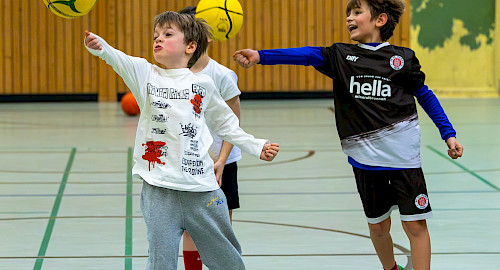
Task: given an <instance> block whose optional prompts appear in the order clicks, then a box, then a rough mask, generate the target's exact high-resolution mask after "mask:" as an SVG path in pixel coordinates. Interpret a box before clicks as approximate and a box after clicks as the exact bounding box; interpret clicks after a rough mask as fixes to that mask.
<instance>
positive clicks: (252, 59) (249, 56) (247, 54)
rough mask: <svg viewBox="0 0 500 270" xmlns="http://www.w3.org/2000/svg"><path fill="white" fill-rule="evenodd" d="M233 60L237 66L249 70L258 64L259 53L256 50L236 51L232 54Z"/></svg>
mask: <svg viewBox="0 0 500 270" xmlns="http://www.w3.org/2000/svg"><path fill="white" fill-rule="evenodd" d="M233 59H234V61H236V62H237V63H238V64H240V66H242V67H244V68H249V67H251V66H253V65H255V64H257V63H259V62H260V55H259V52H258V51H256V50H252V49H243V50H239V51H236V52H235V53H234V54H233Z"/></svg>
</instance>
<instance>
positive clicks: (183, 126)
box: [85, 11, 279, 269]
mask: <svg viewBox="0 0 500 270" xmlns="http://www.w3.org/2000/svg"><path fill="white" fill-rule="evenodd" d="M153 26H154V43H153V55H154V57H155V60H156V61H157V62H158V63H160V64H161V65H163V66H164V67H165V68H160V67H158V66H156V65H153V64H150V63H148V62H147V61H146V60H145V59H142V58H137V57H131V56H128V55H126V54H124V53H123V52H121V51H119V50H116V49H114V48H112V47H111V46H109V45H108V44H107V43H106V41H104V40H103V39H102V38H100V37H99V36H97V35H95V34H92V33H89V32H86V37H85V45H86V47H87V49H88V50H89V52H90V53H92V54H93V55H96V56H99V57H100V58H101V59H103V60H105V61H106V63H108V64H109V65H111V66H112V67H113V68H114V70H115V71H116V72H117V73H118V74H119V75H120V76H121V77H122V78H123V80H124V82H125V83H126V84H127V86H128V87H129V88H130V90H131V92H132V93H133V94H134V97H135V99H136V100H137V103H138V105H139V107H140V109H141V115H140V118H139V123H138V127H137V133H136V140H135V148H134V166H133V168H132V174H133V176H134V177H135V178H138V179H142V180H143V188H142V193H141V210H142V213H143V215H144V220H145V222H146V226H147V229H148V234H147V238H148V241H149V258H148V262H147V269H177V260H178V252H179V242H180V239H181V236H182V234H183V232H184V231H185V230H189V232H190V234H191V237H192V238H193V240H194V242H195V243H196V246H197V247H198V250H199V252H200V255H201V257H202V260H203V262H204V263H205V264H206V265H207V266H208V267H209V268H210V269H244V268H245V266H244V264H243V260H242V258H241V248H240V245H239V243H238V241H237V240H236V237H235V235H234V232H233V230H232V227H231V223H230V219H229V213H228V211H227V209H228V208H227V206H226V198H225V196H224V193H223V192H222V191H221V190H220V188H219V185H218V184H217V181H216V178H215V173H214V167H213V166H214V165H213V161H212V159H211V158H210V155H209V154H208V148H209V147H210V145H211V144H212V137H211V136H210V131H209V127H210V130H212V131H214V132H216V134H217V135H219V136H220V137H221V138H223V139H224V140H226V141H229V142H231V143H233V144H235V145H237V146H239V147H240V148H241V149H242V150H244V151H246V152H247V153H249V154H251V155H253V156H257V157H260V159H262V160H266V161H271V160H273V159H274V157H275V156H276V154H277V153H278V151H279V145H278V144H274V143H273V144H270V143H269V141H266V140H262V139H255V138H254V137H253V136H252V135H249V134H247V133H245V132H244V131H243V130H242V129H241V128H240V127H239V121H238V118H237V117H236V116H235V115H234V113H232V111H231V109H230V108H229V107H228V106H227V105H226V103H225V102H224V101H223V100H222V98H221V97H220V95H219V94H218V93H215V92H216V91H217V89H216V88H215V85H214V82H213V81H212V79H211V78H210V77H209V76H207V75H202V74H193V73H192V72H191V71H190V70H189V69H188V67H190V66H192V65H193V64H194V63H195V62H196V61H197V60H198V58H199V57H200V56H201V55H202V54H203V53H204V52H205V51H206V49H207V46H208V38H209V37H210V32H209V27H208V25H207V24H206V23H205V22H202V21H200V20H197V19H195V18H194V17H193V16H189V15H182V14H178V13H176V12H171V11H167V12H164V13H162V14H159V15H157V16H156V17H155V19H154V24H153Z"/></svg>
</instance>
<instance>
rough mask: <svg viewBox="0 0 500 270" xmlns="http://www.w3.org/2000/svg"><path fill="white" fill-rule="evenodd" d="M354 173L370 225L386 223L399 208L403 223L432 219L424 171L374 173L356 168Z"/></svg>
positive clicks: (417, 169) (408, 170) (418, 169)
mask: <svg viewBox="0 0 500 270" xmlns="http://www.w3.org/2000/svg"><path fill="white" fill-rule="evenodd" d="M353 171H354V176H355V178H356V186H357V187H358V192H359V196H360V197H361V202H362V203H363V209H364V211H365V215H366V217H367V219H368V223H370V224H376V223H380V222H382V221H384V220H385V219H387V218H388V217H390V215H391V211H392V210H394V209H396V208H399V213H400V215H401V220H403V221H415V220H423V219H427V218H430V217H431V216H432V209H431V206H430V204H429V196H428V194H427V188H426V186H425V179H424V174H423V172H422V169H421V168H415V169H407V170H383V171H372V170H362V169H359V168H356V167H353Z"/></svg>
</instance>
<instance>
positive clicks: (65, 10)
mask: <svg viewBox="0 0 500 270" xmlns="http://www.w3.org/2000/svg"><path fill="white" fill-rule="evenodd" d="M96 2H97V0H67V1H65V0H43V3H44V4H45V6H47V8H48V9H49V10H50V11H52V13H54V14H56V15H57V16H59V17H62V18H65V19H73V18H77V17H80V16H83V15H85V14H87V13H89V12H90V10H91V9H92V8H93V7H94V5H95V3H96Z"/></svg>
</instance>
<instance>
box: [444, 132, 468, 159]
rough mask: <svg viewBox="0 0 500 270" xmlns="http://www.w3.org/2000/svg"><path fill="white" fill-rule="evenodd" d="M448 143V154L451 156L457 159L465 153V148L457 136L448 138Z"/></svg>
mask: <svg viewBox="0 0 500 270" xmlns="http://www.w3.org/2000/svg"><path fill="white" fill-rule="evenodd" d="M446 144H447V145H448V156H450V157H451V158H452V159H457V158H459V157H461V156H462V155H463V153H464V148H463V146H462V145H461V144H460V143H459V142H458V141H457V138H455V137H450V138H448V140H446Z"/></svg>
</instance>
